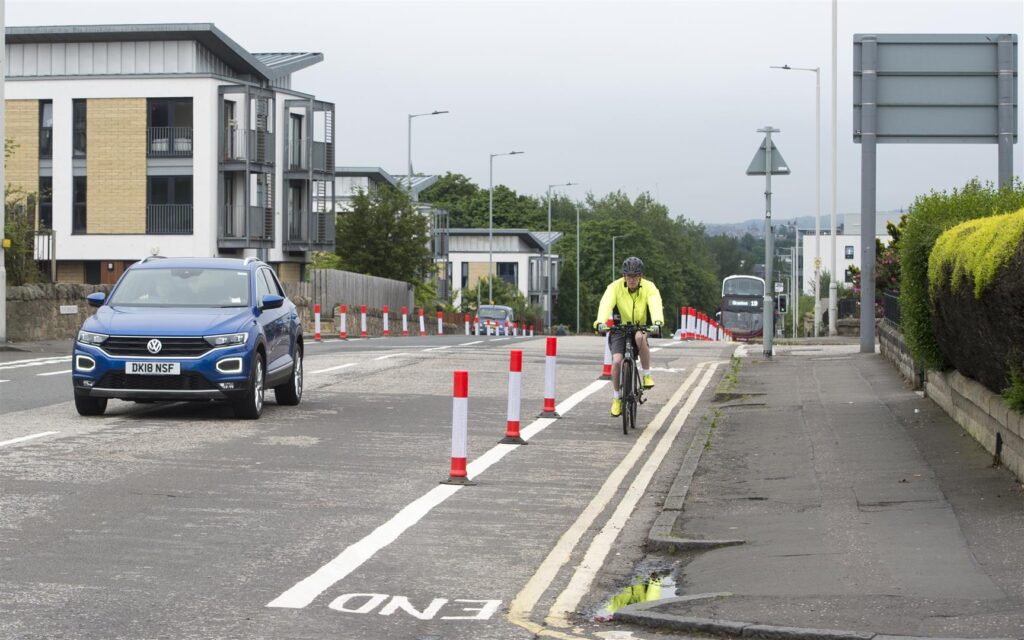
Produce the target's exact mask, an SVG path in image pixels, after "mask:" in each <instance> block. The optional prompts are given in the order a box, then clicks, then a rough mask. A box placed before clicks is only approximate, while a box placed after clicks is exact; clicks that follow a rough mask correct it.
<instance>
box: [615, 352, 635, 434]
mask: <svg viewBox="0 0 1024 640" xmlns="http://www.w3.org/2000/svg"><path fill="white" fill-rule="evenodd" d="M635 366H636V365H635V364H634V363H633V360H632V359H631V358H624V359H623V360H622V371H621V378H620V380H622V384H621V385H620V386H619V391H620V392H622V435H626V434H628V433H629V429H630V427H631V426H632V424H631V423H632V421H633V418H634V417H635V416H636V397H635V391H634V388H633V387H634V384H635V382H636V373H635V372H634V371H633V368H634V367H635Z"/></svg>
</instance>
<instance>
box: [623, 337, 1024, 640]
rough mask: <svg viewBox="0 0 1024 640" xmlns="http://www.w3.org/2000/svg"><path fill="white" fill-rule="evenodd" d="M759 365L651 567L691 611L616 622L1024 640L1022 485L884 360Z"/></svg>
mask: <svg viewBox="0 0 1024 640" xmlns="http://www.w3.org/2000/svg"><path fill="white" fill-rule="evenodd" d="M749 353H750V357H746V358H743V359H742V360H741V362H740V365H739V372H738V376H736V381H735V383H734V384H731V385H730V383H729V381H728V376H727V377H726V380H724V381H723V386H721V387H720V388H719V389H720V391H724V393H720V394H719V396H718V398H717V401H716V402H715V403H714V404H713V405H712V407H711V408H710V411H711V412H712V413H711V415H712V416H715V417H717V419H714V418H712V419H710V420H706V421H705V422H706V424H705V425H704V426H703V427H702V428H698V429H697V435H696V436H695V437H694V440H693V444H692V445H691V447H690V449H689V452H688V455H687V456H686V459H685V460H684V462H683V464H682V467H681V469H680V470H679V474H678V476H677V477H676V482H675V483H674V485H673V487H672V490H671V491H670V492H669V494H668V496H667V498H666V501H665V505H664V511H663V512H662V515H661V517H660V518H659V519H658V521H657V523H656V524H655V526H654V528H653V529H652V531H651V534H650V541H649V545H648V546H649V549H650V550H651V551H650V552H651V554H652V556H651V558H656V557H657V556H659V555H662V554H664V553H666V552H667V551H671V550H673V548H674V550H675V553H677V556H676V557H677V558H678V560H677V562H678V568H677V571H676V575H675V579H676V582H677V584H678V587H677V593H678V595H679V596H680V597H676V598H668V599H665V600H661V601H655V602H650V603H644V604H641V605H630V606H628V607H626V608H624V609H621V610H620V611H619V612H617V613H616V615H615V619H616V620H619V621H623V622H630V623H635V624H641V625H644V626H649V627H655V628H658V629H660V630H662V631H675V632H686V633H691V632H705V633H714V634H717V635H725V636H735V637H738V636H740V635H743V636H763V637H789V638H821V637H831V638H836V637H849V638H872V637H882V636H886V635H898V636H915V637H956V638H996V637H1005V638H1021V637H1024V580H1022V575H1024V573H1022V569H1024V549H1022V546H1021V544H1020V542H1021V541H1022V540H1024V492H1022V487H1021V485H1020V484H1019V483H1017V482H1016V480H1015V479H1014V478H1013V476H1012V475H1011V474H1009V473H1008V472H1007V471H1006V470H1005V469H1001V468H992V467H991V463H992V458H991V456H990V455H989V454H988V453H986V452H985V451H984V450H983V449H982V448H981V447H980V446H979V445H978V444H977V443H976V442H975V441H974V440H973V439H971V437H970V436H969V435H967V434H966V433H965V432H964V431H963V430H962V429H961V428H960V427H959V425H957V424H956V423H955V422H953V421H952V419H950V418H949V417H948V416H947V415H946V414H945V413H944V412H943V411H942V410H941V409H939V408H938V407H937V406H936V405H935V404H934V403H932V402H931V401H930V400H928V399H927V398H924V397H923V396H922V395H920V394H918V393H915V392H914V391H912V390H910V389H909V388H908V387H906V386H905V385H904V384H903V382H902V379H901V378H900V377H899V375H898V374H897V373H896V371H895V369H893V368H892V367H891V365H889V364H888V363H887V362H886V361H885V360H883V359H882V357H881V356H880V355H877V354H873V355H872V354H860V353H859V348H858V346H857V345H856V344H848V345H836V344H815V345H811V344H803V345H800V344H791V345H780V346H778V348H777V352H776V356H775V358H773V359H772V360H770V361H766V360H764V359H763V358H762V356H761V354H760V351H759V349H757V348H753V347H752V348H751V349H750V350H749ZM698 454H699V455H698ZM698 460H699V463H698ZM684 540H685V541H688V542H682V541H684ZM722 545H728V546H722ZM649 559H650V558H649ZM709 594H710V595H709ZM705 596H707V597H705Z"/></svg>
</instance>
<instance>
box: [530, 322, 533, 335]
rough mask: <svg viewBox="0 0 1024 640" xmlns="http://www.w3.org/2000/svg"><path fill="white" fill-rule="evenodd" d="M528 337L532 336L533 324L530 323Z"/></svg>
mask: <svg viewBox="0 0 1024 640" xmlns="http://www.w3.org/2000/svg"><path fill="white" fill-rule="evenodd" d="M530 337H531V338H532V337H533V325H532V324H531V325H530Z"/></svg>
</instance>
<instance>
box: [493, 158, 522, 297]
mask: <svg viewBox="0 0 1024 640" xmlns="http://www.w3.org/2000/svg"><path fill="white" fill-rule="evenodd" d="M523 153H525V151H506V152H505V153H492V154H491V159H490V173H489V175H490V178H489V180H490V181H489V183H488V185H489V186H488V189H487V198H488V203H487V304H494V159H495V158H497V157H498V156H518V155H520V154H523Z"/></svg>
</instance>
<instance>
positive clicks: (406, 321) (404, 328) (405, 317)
mask: <svg viewBox="0 0 1024 640" xmlns="http://www.w3.org/2000/svg"><path fill="white" fill-rule="evenodd" d="M408 315H409V309H408V308H407V307H402V336H403V337H405V336H407V335H409V318H408Z"/></svg>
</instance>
